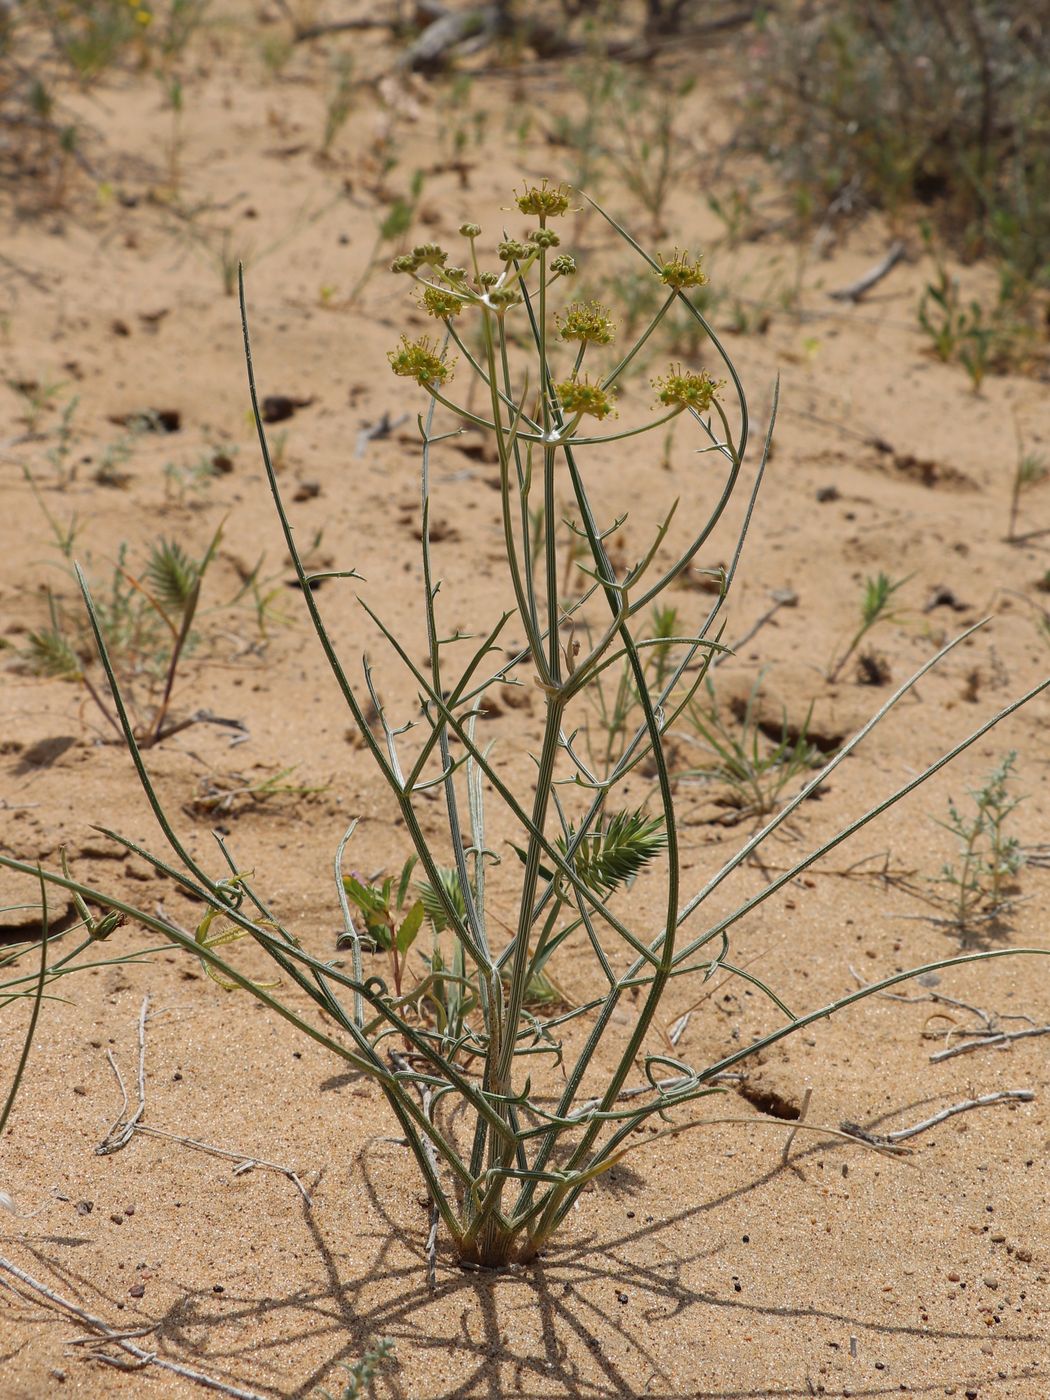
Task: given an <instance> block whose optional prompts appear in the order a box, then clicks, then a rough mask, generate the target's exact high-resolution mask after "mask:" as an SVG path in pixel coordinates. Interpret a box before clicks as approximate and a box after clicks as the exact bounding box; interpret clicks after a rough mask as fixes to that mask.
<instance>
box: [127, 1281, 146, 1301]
mask: <svg viewBox="0 0 1050 1400" xmlns="http://www.w3.org/2000/svg"><path fill="white" fill-rule="evenodd" d="M145 1292H146V1285H145V1284H144V1283H133V1284H132V1285H131V1287H130V1288H129V1289H128V1293H129V1294H130V1296H131V1297H132V1298H142V1297H143V1296H144V1295H145Z"/></svg>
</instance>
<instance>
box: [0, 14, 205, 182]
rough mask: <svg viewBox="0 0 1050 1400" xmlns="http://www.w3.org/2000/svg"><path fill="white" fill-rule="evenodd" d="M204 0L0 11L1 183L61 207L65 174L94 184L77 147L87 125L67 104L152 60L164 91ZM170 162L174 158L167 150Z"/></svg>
mask: <svg viewBox="0 0 1050 1400" xmlns="http://www.w3.org/2000/svg"><path fill="white" fill-rule="evenodd" d="M207 4H208V0H171V3H170V4H166V5H164V6H163V7H161V6H158V5H157V4H155V3H154V0H72V3H65V0H23V3H20V4H16V5H5V6H3V7H2V9H0V130H2V131H3V132H4V140H3V141H2V142H0V181H3V182H5V183H10V184H11V186H12V188H16V189H19V190H22V189H26V190H31V191H33V192H34V198H35V200H36V201H37V202H38V203H40V204H42V205H43V206H44V207H56V208H57V207H59V206H61V205H62V204H63V203H64V202H65V200H66V196H67V193H68V189H69V183H70V177H71V176H72V175H73V174H74V173H75V172H76V171H77V170H81V171H83V172H84V173H86V174H87V175H88V176H89V177H90V178H92V179H93V180H95V181H96V182H97V180H98V178H99V177H98V173H97V171H96V170H95V168H94V166H93V165H92V163H91V161H90V160H89V158H88V154H87V152H86V151H85V149H84V147H85V141H86V138H87V137H88V135H89V129H88V128H87V127H86V125H85V123H83V122H82V121H81V119H80V118H78V117H77V116H75V115H74V114H73V112H72V110H71V108H70V107H69V105H68V104H67V102H66V95H67V94H68V93H70V92H72V91H76V92H84V91H89V90H90V89H91V88H93V87H94V86H96V85H97V84H98V83H99V82H101V81H102V80H103V79H104V78H105V77H106V76H107V74H109V73H111V72H113V71H116V70H119V69H120V68H121V67H122V66H132V65H133V66H134V67H136V68H139V69H142V68H149V67H154V68H155V69H156V70H157V71H158V72H159V73H161V74H162V75H163V77H164V81H165V83H166V85H167V87H168V90H169V94H173V93H174V92H176V91H179V89H178V88H177V86H173V84H176V85H177V78H176V77H175V76H174V69H173V65H174V64H176V62H177V60H178V59H179V57H180V55H181V54H182V53H183V51H184V49H185V47H186V45H187V44H188V43H189V41H190V39H191V38H192V36H193V33H194V32H195V30H196V29H197V28H198V26H199V25H200V23H201V21H202V20H203V18H204V15H205V12H206V9H207ZM172 160H173V163H174V160H175V157H174V156H173V157H172Z"/></svg>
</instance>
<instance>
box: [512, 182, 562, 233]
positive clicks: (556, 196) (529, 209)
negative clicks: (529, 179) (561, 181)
mask: <svg viewBox="0 0 1050 1400" xmlns="http://www.w3.org/2000/svg"><path fill="white" fill-rule="evenodd" d="M514 202H515V203H516V204H517V206H518V208H519V209H520V210H521V212H522V213H523V214H536V215H538V216H539V219H540V222H541V223H542V222H543V221H544V219H552V218H555V217H556V216H557V215H559V214H564V213H565V212H566V211H567V210H568V208H569V192H568V190H567V189H566V187H565V186H564V185H549V184H548V183H547V181H546V180H544V181H543V182H542V184H539V185H526V187H525V189H524V190H523V191H522V193H521V194H518V195H515V196H514Z"/></svg>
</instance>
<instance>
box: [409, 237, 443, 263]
mask: <svg viewBox="0 0 1050 1400" xmlns="http://www.w3.org/2000/svg"><path fill="white" fill-rule="evenodd" d="M412 256H413V257H414V258H415V260H416V266H417V267H424V266H429V267H441V266H443V265H444V263H445V261H446V260H447V258H448V254H447V253H446V252H445V250H444V248H442V246H441V244H440V243H418V244H417V245H416V246H415V247H414V248H413V249H412Z"/></svg>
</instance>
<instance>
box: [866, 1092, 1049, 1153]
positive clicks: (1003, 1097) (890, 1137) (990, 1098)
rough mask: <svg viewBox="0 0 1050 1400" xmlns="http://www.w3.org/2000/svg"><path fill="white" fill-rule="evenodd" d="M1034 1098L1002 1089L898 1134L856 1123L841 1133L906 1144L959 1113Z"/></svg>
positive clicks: (956, 1105)
mask: <svg viewBox="0 0 1050 1400" xmlns="http://www.w3.org/2000/svg"><path fill="white" fill-rule="evenodd" d="M1034 1098H1035V1094H1034V1093H1033V1092H1032V1090H1031V1089H1000V1090H999V1091H998V1092H996V1093H994V1094H983V1095H982V1096H981V1097H980V1098H979V1099H963V1100H962V1101H961V1102H960V1103H953V1104H952V1105H951V1106H950V1107H948V1108H942V1109H941V1111H940V1112H939V1113H935V1114H933V1116H932V1117H930V1118H924V1119H923V1120H922V1122H921V1123H913V1124H912V1125H911V1127H910V1128H898V1129H897V1130H896V1132H892V1133H869V1132H868V1130H867V1129H866V1128H861V1127H859V1126H858V1125H857V1124H856V1123H843V1124H842V1128H841V1131H842V1132H844V1133H846V1134H847V1135H848V1136H849V1137H855V1138H859V1139H860V1141H861V1142H867V1143H870V1144H871V1145H873V1146H875V1147H881V1146H883V1145H884V1144H895V1143H900V1142H906V1141H907V1139H908V1138H912V1137H916V1136H918V1134H919V1133H925V1132H927V1131H928V1130H929V1129H930V1128H936V1127H937V1125H938V1124H939V1123H944V1122H946V1121H947V1120H948V1119H949V1118H954V1117H955V1115H956V1114H957V1113H969V1112H970V1110H971V1109H974V1108H990V1107H991V1105H992V1104H997V1103H1031V1102H1032V1100H1033V1099H1034Z"/></svg>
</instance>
